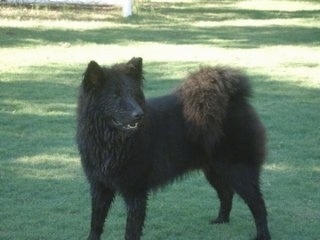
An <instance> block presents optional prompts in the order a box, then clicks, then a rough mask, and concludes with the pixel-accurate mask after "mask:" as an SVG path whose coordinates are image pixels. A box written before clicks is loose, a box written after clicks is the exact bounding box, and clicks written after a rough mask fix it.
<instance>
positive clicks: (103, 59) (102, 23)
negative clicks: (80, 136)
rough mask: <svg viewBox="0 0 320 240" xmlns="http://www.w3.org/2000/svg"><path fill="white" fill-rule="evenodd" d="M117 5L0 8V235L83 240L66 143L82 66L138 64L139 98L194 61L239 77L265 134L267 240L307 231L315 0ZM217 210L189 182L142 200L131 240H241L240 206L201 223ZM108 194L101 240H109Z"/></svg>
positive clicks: (318, 155)
mask: <svg viewBox="0 0 320 240" xmlns="http://www.w3.org/2000/svg"><path fill="white" fill-rule="evenodd" d="M137 10H138V14H137V15H135V16H132V17H130V18H128V19H123V18H122V17H121V11H120V9H118V8H103V9H101V8H79V7H69V6H64V7H41V6H31V7H25V6H16V7H12V6H7V5H0V36H1V37H0V66H1V71H0V206H1V208H0V209H1V210H0V239H3V240H9V239H10V240H12V239H14V240H15V239H17V240H38V239H39V240H40V239H49V240H54V239H57V240H58V239H59V240H61V239H68V240H69V239H85V237H86V235H87V233H88V228H89V219H90V203H89V202H90V201H89V192H88V185H87V183H86V180H85V177H84V175H83V173H82V170H81V166H80V164H79V156H78V153H77V149H76V146H75V141H74V135H75V107H76V98H77V88H78V85H79V83H80V80H81V76H82V73H83V71H84V69H85V67H86V64H87V63H88V62H89V61H90V60H91V59H95V60H97V61H98V62H99V63H102V64H111V63H114V62H119V61H123V60H127V59H130V58H131V57H132V56H142V57H143V58H144V62H145V75H146V83H145V90H146V95H147V96H148V97H151V96H157V95H161V94H165V93H167V92H169V91H171V89H172V88H174V87H175V86H177V85H178V84H179V82H180V81H181V79H182V78H183V77H184V76H185V75H186V74H187V73H188V72H189V71H191V70H192V69H196V68H197V67H198V65H206V64H217V63H218V64H229V65H233V66H236V67H242V68H245V69H246V70H247V72H248V74H249V75H250V76H251V78H252V84H253V88H254V98H253V99H252V104H253V105H254V106H255V107H256V108H257V110H258V112H259V114H260V116H261V118H262V120H263V122H264V123H265V125H266V127H267V129H268V139H269V143H268V148H269V155H268V159H267V163H266V165H265V166H264V171H263V175H262V188H263V192H264V195H265V199H266V203H267V207H268V211H269V222H270V230H271V234H272V236H273V239H276V240H277V239H279V240H287V239H288V240H317V239H319V236H320V229H319V219H320V209H319V203H320V185H319V182H320V163H319V160H320V151H319V145H320V125H319V119H320V108H319V104H320V80H319V75H320V64H319V59H320V47H319V42H320V38H319V36H320V28H319V26H320V17H319V16H320V14H319V13H320V4H319V2H318V1H316V0H314V1H311V0H310V1H259V4H257V1H202V2H201V3H200V1H187V0H186V1H176V2H175V1H171V2H165V1H157V2H155V1H151V0H150V1H149V0H148V1H141V2H139V5H138V6H137ZM217 210H218V201H217V197H216V195H215V193H214V191H213V190H212V189H211V188H210V187H209V185H208V184H207V183H206V181H205V180H204V178H203V176H202V174H200V173H194V174H191V175H189V176H187V177H186V178H185V179H184V180H183V181H181V182H177V183H175V184H173V185H172V186H170V187H168V188H166V189H165V190H162V191H160V192H158V193H157V194H152V196H151V198H150V202H149V211H148V216H147V221H146V228H145V231H144V232H145V235H144V239H150V240H154V239H159V240H162V239H168V240H179V239H203V240H206V239H223V240H225V239H227V240H241V239H249V238H250V237H253V236H254V234H255V229H254V223H253V221H252V217H251V215H250V213H249V210H248V208H247V207H246V206H245V204H244V203H243V202H242V201H241V200H240V199H239V198H235V202H234V209H233V211H232V215H231V223H230V224H227V225H221V226H211V225H209V224H208V222H209V220H210V219H211V218H212V217H213V216H214V215H215V214H216V213H217ZM124 225H125V209H124V206H123V202H122V200H121V198H117V199H116V201H115V204H114V206H113V208H112V210H111V213H110V217H109V218H108V219H107V221H106V233H105V234H104V236H103V239H115V240H118V239H123V234H124Z"/></svg>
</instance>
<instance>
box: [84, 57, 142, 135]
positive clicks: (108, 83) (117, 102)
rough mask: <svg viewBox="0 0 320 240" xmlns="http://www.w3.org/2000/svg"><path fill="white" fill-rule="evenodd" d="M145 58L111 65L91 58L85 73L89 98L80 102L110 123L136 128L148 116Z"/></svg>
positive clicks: (114, 125)
mask: <svg viewBox="0 0 320 240" xmlns="http://www.w3.org/2000/svg"><path fill="white" fill-rule="evenodd" d="M142 85H143V71H142V58H132V59H131V60H130V61H129V62H127V63H122V64H116V65H113V66H112V67H110V68H104V67H101V66H99V64H98V63H96V62H95V61H91V62H90V63H89V64H88V67H87V69H86V71H85V73H84V78H83V81H82V86H81V87H82V91H83V93H82V95H83V97H84V98H86V101H84V102H83V103H80V102H79V104H86V106H79V107H82V108H83V109H86V110H85V111H86V114H87V115H92V116H90V117H93V118H95V119H99V120H101V119H103V120H105V122H106V123H107V124H108V126H109V127H112V128H114V129H118V130H121V131H134V130H136V129H138V126H139V123H140V122H141V120H142V119H143V117H144V105H145V98H144V95H143V92H142Z"/></svg>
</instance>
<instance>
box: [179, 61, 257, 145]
mask: <svg viewBox="0 0 320 240" xmlns="http://www.w3.org/2000/svg"><path fill="white" fill-rule="evenodd" d="M177 93H178V96H179V98H180V100H181V102H182V105H183V114H184V117H185V118H186V121H187V124H188V130H189V134H190V135H191V137H192V139H193V140H194V141H199V140H201V139H202V140H205V141H206V142H207V141H209V140H208V134H209V135H210V136H211V137H210V139H211V140H210V143H208V142H207V144H209V145H211V144H214V143H215V142H216V141H219V139H221V137H222V135H223V132H222V124H223V121H224V119H225V116H226V113H227V109H228V104H229V101H230V100H231V99H234V98H237V99H239V100H240V99H245V98H247V97H249V96H250V94H251V91H250V86H249V82H248V78H247V76H246V75H245V74H244V73H242V72H241V71H240V70H237V69H233V68H229V67H202V68H201V69H200V70H199V71H197V72H193V73H191V74H190V75H189V76H188V77H187V79H186V81H185V82H184V83H183V84H182V85H181V86H180V88H179V89H178V90H177ZM205 136H206V137H205ZM203 137H205V138H203ZM211 146H212V145H211Z"/></svg>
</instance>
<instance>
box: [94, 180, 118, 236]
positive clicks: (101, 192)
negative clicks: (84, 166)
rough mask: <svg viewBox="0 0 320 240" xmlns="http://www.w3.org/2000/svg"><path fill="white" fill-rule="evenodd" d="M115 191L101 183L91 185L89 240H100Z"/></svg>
mask: <svg viewBox="0 0 320 240" xmlns="http://www.w3.org/2000/svg"><path fill="white" fill-rule="evenodd" d="M114 196H115V193H114V191H112V190H110V189H108V188H105V187H104V186H103V185H102V184H100V183H95V184H92V185H91V204H92V208H91V210H92V213H91V229H90V235H89V237H88V240H99V239H100V236H101V234H102V232H103V225H104V221H105V218H106V216H107V214H108V211H109V209H110V206H111V203H112V201H113V199H114Z"/></svg>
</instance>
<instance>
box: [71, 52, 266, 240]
mask: <svg viewBox="0 0 320 240" xmlns="http://www.w3.org/2000/svg"><path fill="white" fill-rule="evenodd" d="M142 84H143V74H142V59H141V58H133V59H131V60H130V61H129V62H128V63H123V64H116V65H113V66H112V67H110V68H103V67H100V66H99V65H98V64H97V63H96V62H94V61H92V62H90V63H89V65H88V67H87V69H86V71H85V74H84V79H83V81H82V84H81V86H80V93H79V101H78V129H77V142H78V147H79V151H80V155H81V162H82V166H83V168H84V171H85V173H86V176H87V178H88V181H89V183H90V186H91V196H92V218H91V231H90V235H89V237H88V239H90V240H93V239H100V236H101V234H102V231H103V225H104V221H105V218H106V216H107V213H108V210H109V208H110V205H111V203H112V201H113V199H114V196H115V194H116V193H118V194H120V195H121V196H122V197H123V198H124V200H125V203H126V205H127V225H126V233H125V239H126V240H137V239H140V237H141V235H142V230H143V225H144V220H145V215H146V204H147V198H148V193H149V192H150V191H151V190H154V189H156V188H158V187H161V186H164V185H165V184H167V183H170V182H172V181H173V180H174V179H176V178H177V177H179V176H181V175H183V174H185V173H186V172H188V171H191V170H195V169H201V170H203V172H204V174H205V176H206V178H207V180H208V181H209V183H210V184H211V185H212V186H213V187H214V188H215V189H216V191H217V193H218V196H219V199H220V210H219V214H218V216H217V218H215V219H214V220H212V223H225V222H228V221H229V215H230V211H231V207H232V198H233V195H234V192H236V193H237V194H239V195H240V196H241V197H242V198H243V200H244V201H245V202H246V204H247V205H248V206H249V208H250V210H251V212H252V215H253V217H254V220H255V224H256V228H257V237H256V239H259V240H267V239H270V234H269V230H268V225H267V212H266V208H265V204H264V200H263V198H262V194H261V192H260V187H259V175H260V169H261V165H262V163H263V161H264V156H265V131H264V127H263V125H262V124H261V123H260V121H259V119H258V117H257V115H256V113H255V111H254V110H253V108H252V107H251V106H250V105H249V103H248V101H247V98H248V97H249V95H250V87H249V84H248V80H247V78H246V76H245V75H244V74H242V73H241V72H239V71H238V70H234V69H231V68H226V67H214V68H211V67H204V68H201V69H200V70H199V71H197V72H195V73H192V74H190V75H189V77H188V78H187V79H186V81H185V82H184V83H182V85H181V86H180V87H179V88H178V89H177V90H176V91H174V92H173V93H172V94H168V95H165V96H162V97H158V98H154V99H150V100H147V101H145V98H144V94H143V92H142Z"/></svg>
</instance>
